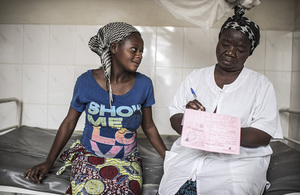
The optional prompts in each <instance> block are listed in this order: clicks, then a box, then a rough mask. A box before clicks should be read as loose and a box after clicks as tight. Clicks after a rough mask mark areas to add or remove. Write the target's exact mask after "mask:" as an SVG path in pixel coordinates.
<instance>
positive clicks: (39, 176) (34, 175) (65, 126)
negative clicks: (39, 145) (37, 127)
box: [24, 107, 81, 183]
mask: <svg viewBox="0 0 300 195" xmlns="http://www.w3.org/2000/svg"><path fill="white" fill-rule="evenodd" d="M80 115H81V113H80V112H77V111H76V110H74V109H73V108H72V107H70V109H69V112H68V114H67V116H66V118H65V119H64V120H63V122H62V123H61V125H60V127H59V129H58V131H57V133H56V136H55V139H54V141H53V144H52V147H51V149H50V151H49V153H48V157H47V159H46V160H45V162H43V163H41V164H38V165H36V166H34V167H32V168H31V169H27V170H26V171H25V173H24V177H28V179H29V180H30V181H32V182H34V183H40V182H41V181H42V180H43V178H44V177H45V175H46V174H47V173H48V172H49V170H50V169H51V168H52V166H53V164H54V162H55V160H56V158H57V157H58V155H59V154H60V152H61V151H62V149H63V148H64V146H65V145H66V143H67V142H68V140H69V139H70V137H71V135H72V133H73V131H74V129H75V126H76V124H77V121H78V119H79V117H80Z"/></svg>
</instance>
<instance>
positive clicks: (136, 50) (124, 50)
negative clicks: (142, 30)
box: [111, 33, 144, 72]
mask: <svg viewBox="0 0 300 195" xmlns="http://www.w3.org/2000/svg"><path fill="white" fill-rule="evenodd" d="M143 50H144V41H143V39H142V37H141V35H140V34H139V33H132V34H131V35H129V36H128V37H126V38H125V39H123V40H122V41H120V42H118V43H117V44H112V45H111V53H112V65H113V66H117V67H119V68H121V69H124V70H125V71H128V72H135V71H136V70H137V68H138V67H139V65H140V63H141V61H142V58H143Z"/></svg>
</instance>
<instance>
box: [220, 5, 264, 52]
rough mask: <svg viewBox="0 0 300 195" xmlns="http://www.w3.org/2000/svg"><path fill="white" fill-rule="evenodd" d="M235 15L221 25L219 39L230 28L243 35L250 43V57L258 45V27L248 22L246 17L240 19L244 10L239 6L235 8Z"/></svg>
mask: <svg viewBox="0 0 300 195" xmlns="http://www.w3.org/2000/svg"><path fill="white" fill-rule="evenodd" d="M234 13H235V15H234V16H232V17H229V18H228V19H227V20H226V21H225V23H224V24H223V25H222V27H221V30H220V33H219V38H220V37H221V34H222V32H223V31H224V30H225V29H228V28H232V29H235V30H238V31H240V32H241V33H243V34H245V35H246V36H247V37H248V39H249V40H250V42H251V48H250V55H252V53H253V51H254V49H255V48H256V46H257V45H258V44H259V39H260V33H259V26H258V25H257V24H255V23H254V22H252V21H251V20H249V19H248V18H246V17H242V16H243V15H244V14H245V10H244V9H243V8H242V7H240V6H235V8H234Z"/></svg>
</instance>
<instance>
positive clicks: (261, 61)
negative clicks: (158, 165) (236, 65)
mask: <svg viewBox="0 0 300 195" xmlns="http://www.w3.org/2000/svg"><path fill="white" fill-rule="evenodd" d="M9 2H11V4H10V3H9ZM28 2H29V4H27V5H25V4H24V5H23V3H22V1H21V0H19V1H17V0H9V1H7V0H5V1H3V0H0V7H2V8H0V98H3V97H17V98H19V99H21V100H22V101H23V102H24V113H23V124H24V125H30V126H38V127H45V128H54V129H55V128H58V126H59V124H60V122H61V121H62V120H63V118H64V116H65V115H66V112H67V110H68V106H69V102H70V99H71V97H72V90H73V86H74V83H75V80H76V78H77V77H78V76H79V75H80V74H81V73H83V72H85V71H86V70H87V69H90V68H97V67H98V66H99V59H98V57H97V55H96V54H94V53H93V52H91V51H90V49H89V48H88V46H87V43H88V40H89V38H90V37H91V36H93V35H95V34H96V32H97V30H98V28H99V27H100V26H101V25H104V24H105V23H106V22H105V23H104V22H103V23H100V22H97V21H107V22H108V21H109V20H112V21H117V20H122V21H127V19H128V21H127V22H129V23H132V24H134V25H137V26H138V28H139V30H140V31H141V33H142V36H143V38H144V41H145V54H144V59H143V62H142V65H141V67H140V68H139V71H140V72H142V73H144V74H146V75H148V76H149V77H151V78H152V80H153V83H154V87H155V96H156V104H155V106H154V109H153V113H154V119H155V122H156V125H157V127H158V129H159V131H160V133H161V134H175V133H174V132H173V131H172V130H171V127H170V125H169V115H168V109H167V107H168V104H169V102H170V100H171V98H172V97H173V95H174V93H175V91H176V89H177V87H178V85H179V84H180V83H181V81H182V79H183V78H184V77H185V76H186V75H187V74H188V73H189V72H191V70H192V69H194V68H201V67H205V66H209V65H213V64H214V63H215V62H216V60H215V46H216V43H217V34H218V30H217V28H213V29H210V30H203V29H200V28H197V27H195V26H193V25H191V24H187V23H186V22H183V21H179V20H177V19H175V18H174V17H173V16H171V15H170V14H168V13H167V12H165V11H164V10H163V8H160V7H159V6H157V5H156V4H155V2H153V1H146V0H143V1H142V2H143V5H144V6H142V5H141V4H140V3H141V1H139V0H133V1H97V2H101V3H102V4H103V3H104V2H105V3H106V4H105V6H107V7H110V9H113V13H114V15H109V13H107V17H105V14H104V15H101V16H102V17H101V18H99V17H96V15H93V13H94V12H95V10H97V9H96V8H94V9H93V10H92V11H91V13H86V14H87V16H86V18H85V17H84V16H85V13H84V11H80V12H77V11H78V10H79V7H81V6H83V3H82V1H79V0H76V1H75V0H74V1H72V2H73V3H70V1H63V2H65V4H63V5H60V6H57V11H54V9H52V8H53V5H54V4H53V2H55V3H59V2H60V3H61V2H62V1H47V0H43V1H40V0H39V1H37V0H29V1H27V3H28ZM30 2H31V3H32V4H30ZM50 2H52V3H50ZM84 2H89V3H91V2H92V3H96V2H95V1H84ZM107 2H110V3H107ZM113 2H115V4H114V3H113ZM121 2H130V3H131V4H129V5H131V6H132V7H133V8H132V7H131V6H130V8H128V9H126V8H127V7H128V4H126V6H125V4H124V3H121ZM272 2H273V4H274V5H273V4H272V6H270V4H271V3H270V0H262V4H261V7H264V8H266V9H267V12H266V11H264V12H262V11H259V10H260V9H261V8H260V7H259V6H258V7H257V8H253V10H254V9H256V11H255V10H254V11H253V12H255V13H256V14H254V15H253V17H256V16H257V15H261V16H262V17H261V18H258V20H260V21H261V22H262V23H263V24H266V25H260V26H261V29H263V30H262V31H261V44H260V45H259V46H258V48H257V49H256V50H255V51H254V54H253V56H251V57H250V58H249V60H248V61H247V63H246V66H247V67H249V68H251V69H254V70H256V71H259V72H261V73H264V74H265V75H266V76H267V77H268V78H269V79H270V80H271V82H272V83H273V84H274V86H275V89H276V95H277V99H278V107H279V108H281V107H290V106H291V105H292V104H291V102H295V106H299V104H297V102H299V101H297V100H294V99H295V98H294V97H299V93H300V92H299V90H297V89H299V87H298V85H296V84H295V82H298V81H299V80H300V75H299V66H297V65H293V66H292V61H295V60H293V59H295V58H297V57H299V56H298V55H297V54H295V52H294V58H293V57H292V56H293V49H294V51H296V50H297V49H298V51H299V44H298V46H297V44H296V45H295V41H294V44H293V39H294V40H296V41H297V42H299V33H298V35H297V32H295V33H294V32H293V31H294V30H293V27H294V22H293V21H294V17H292V18H290V17H291V13H290V10H287V9H288V8H291V7H294V5H295V1H294V0H291V1H282V0H276V1H274V0H272ZM283 2H286V3H283ZM287 2H288V3H287ZM120 3H121V4H120ZM1 4H2V5H5V6H6V8H9V9H11V10H13V11H14V12H13V13H14V14H8V11H7V10H9V9H4V8H3V6H1ZM16 4H17V5H18V6H22V7H18V6H15V5H16ZM67 4H68V5H70V6H69V7H68V6H66V5H67ZM87 4H88V3H87ZM102 4H101V5H102ZM145 4H146V5H149V6H150V7H148V8H147V9H148V11H146V10H145V9H146V8H144V7H146V5H145ZM12 5H14V6H12ZM95 5H97V6H99V14H101V11H103V9H100V8H101V6H100V4H98V3H96V4H95ZM115 5H116V6H115ZM121 5H122V6H121ZM298 5H299V4H298ZM47 6H50V7H51V9H50V10H52V11H49V10H48V11H46V10H47ZM124 6H125V9H121V8H122V7H123V8H124ZM280 7H282V9H283V10H285V12H284V13H281V14H280V15H281V19H280V18H276V19H277V20H271V19H269V20H270V21H269V22H264V20H265V18H268V17H269V15H270V14H271V15H273V16H274V17H276V16H275V15H274V13H273V11H274V10H278V9H279V8H280ZM62 8H64V9H65V10H66V9H67V10H66V13H65V14H64V13H63V12H62V11H61V10H63V9H62ZM72 9H73V11H71V10H72ZM152 9H155V10H156V11H158V12H157V13H156V12H155V11H154V10H152ZM266 9H265V10H266ZM4 10H5V13H6V14H5V13H4V14H3V12H2V16H3V17H4V18H3V17H2V16H1V11H4ZM83 10H85V8H83ZM293 10H294V9H293ZM29 11H31V12H29ZM45 12H46V13H45ZM253 12H252V10H251V11H250V12H249V15H251V14H250V13H253ZM141 13H143V14H141ZM154 13H156V14H154ZM77 14H79V15H80V16H77ZM94 14H95V13H94ZM148 14H151V16H149V15H148ZM75 15H76V16H77V17H76V18H75ZM92 16H93V17H95V18H92ZM121 16H127V18H126V17H125V18H122V17H121ZM129 16H130V17H129ZM158 16H163V17H162V18H160V17H158ZM263 16H265V17H263ZM70 18H73V19H70ZM74 18H75V19H74ZM80 18H81V19H80ZM249 18H250V16H249ZM262 18H264V19H262ZM282 18H285V19H287V18H289V20H288V21H291V22H286V21H285V23H283V21H284V20H283V19H282ZM59 19H61V20H59ZM76 19H78V20H79V22H78V21H77V22H76ZM93 19H95V21H96V22H93V24H89V23H88V21H93ZM251 19H252V18H251ZM279 19H280V20H279ZM253 20H254V19H253ZM59 21H62V22H59ZM130 21H132V22H130ZM254 21H255V20H254ZM220 22H221V21H220ZM220 22H219V23H220ZM94 23H97V24H94ZM257 23H258V24H260V23H259V22H257ZM291 24H293V25H291ZM218 25H219V24H216V25H215V26H218ZM282 25H284V26H283V27H282ZM282 28H284V29H282ZM297 36H298V38H297ZM293 37H294V38H293ZM298 53H299V52H298ZM298 64H299V63H298ZM297 67H298V68H297ZM292 81H293V82H292ZM293 98H294V99H293ZM293 106H294V104H293ZM298 108H299V107H298ZM0 109H2V110H6V111H7V112H9V113H10V112H11V111H10V109H9V108H6V107H5V108H2V107H0ZM11 118H12V117H11V116H10V115H6V114H2V112H1V113H0V127H1V125H2V124H6V123H7V121H9V120H11ZM83 121H84V120H83V117H81V120H80V123H79V124H78V126H77V129H82V128H83ZM287 121H288V119H285V120H283V127H284V131H285V135H287V134H288V129H289V127H288V122H287Z"/></svg>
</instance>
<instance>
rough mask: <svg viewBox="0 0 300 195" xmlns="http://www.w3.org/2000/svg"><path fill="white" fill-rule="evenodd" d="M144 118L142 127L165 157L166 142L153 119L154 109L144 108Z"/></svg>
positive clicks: (160, 153)
mask: <svg viewBox="0 0 300 195" xmlns="http://www.w3.org/2000/svg"><path fill="white" fill-rule="evenodd" d="M142 112H143V120H142V129H143V131H144V133H145V135H146V136H147V138H148V139H149V141H150V143H151V144H152V145H153V147H154V148H155V149H156V151H157V152H158V153H159V155H160V156H161V157H162V158H163V159H165V152H166V150H167V148H166V146H165V144H164V143H163V141H162V139H161V137H160V135H159V133H158V131H157V128H156V126H155V124H154V122H153V119H152V109H151V107H146V108H142Z"/></svg>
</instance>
